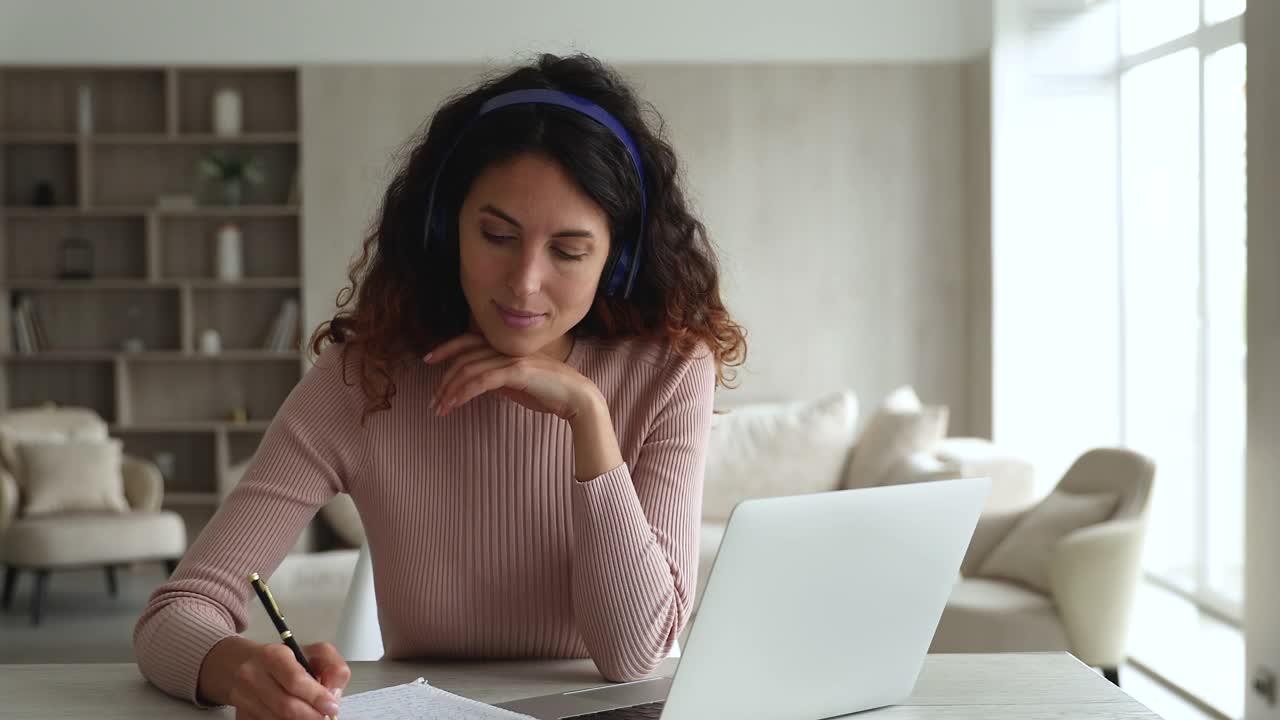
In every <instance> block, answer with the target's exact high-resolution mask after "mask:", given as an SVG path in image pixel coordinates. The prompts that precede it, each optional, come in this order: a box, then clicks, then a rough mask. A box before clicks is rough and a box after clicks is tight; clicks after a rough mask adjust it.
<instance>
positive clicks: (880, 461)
mask: <svg viewBox="0 0 1280 720" xmlns="http://www.w3.org/2000/svg"><path fill="white" fill-rule="evenodd" d="M948 416H949V413H948V409H947V408H946V407H945V406H941V405H930V406H925V405H922V404H921V403H920V399H919V398H918V397H916V393H915V390H914V389H912V388H911V387H910V386H903V387H900V388H898V389H897V390H895V391H894V392H892V393H890V394H889V396H888V397H886V398H885V399H884V401H882V402H881V403H880V405H879V406H877V407H876V410H875V412H874V413H872V415H871V417H870V418H869V419H868V420H867V424H866V426H865V427H864V428H863V429H862V432H861V433H859V434H858V439H857V445H856V446H855V448H854V450H853V455H852V457H850V459H849V464H848V466H847V468H846V469H845V473H844V478H843V481H842V484H841V487H844V488H864V487H875V486H877V485H885V484H889V483H891V482H893V481H895V480H896V479H897V478H900V477H901V476H902V475H903V473H905V472H908V471H907V470H904V469H903V468H902V467H901V466H903V464H904V462H906V461H908V460H909V459H910V458H911V456H912V455H914V454H915V453H919V452H922V451H926V450H928V449H930V448H931V447H933V446H934V445H936V444H937V443H938V442H940V441H941V440H942V438H943V437H945V436H946V434H947V420H948Z"/></svg>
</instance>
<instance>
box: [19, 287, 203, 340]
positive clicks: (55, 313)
mask: <svg viewBox="0 0 1280 720" xmlns="http://www.w3.org/2000/svg"><path fill="white" fill-rule="evenodd" d="M17 294H21V295H26V296H27V297H30V298H31V300H32V303H33V305H34V306H35V309H36V314H37V315H38V316H39V319H40V323H41V324H42V325H43V326H44V332H45V338H46V339H47V342H48V344H47V345H46V346H45V348H44V350H48V351H55V352H56V351H79V350H111V351H115V350H119V349H121V347H122V345H123V343H124V341H125V339H127V338H131V337H136V338H139V339H141V340H142V342H143V347H144V348H145V349H146V350H178V349H180V348H181V335H180V328H179V321H178V316H179V308H178V291H177V290H171V289H164V288H123V289H115V288H112V287H111V286H110V285H107V286H105V287H95V286H87V287H75V286H59V287H53V288H43V289H42V288H39V287H34V288H30V289H22V290H14V291H13V292H11V293H10V296H11V297H12V296H13V295H17Z"/></svg>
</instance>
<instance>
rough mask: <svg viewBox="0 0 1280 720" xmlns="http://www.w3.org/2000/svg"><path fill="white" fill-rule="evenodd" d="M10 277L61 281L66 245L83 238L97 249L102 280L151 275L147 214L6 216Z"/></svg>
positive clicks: (18, 280) (17, 280)
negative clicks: (61, 268) (103, 216)
mask: <svg viewBox="0 0 1280 720" xmlns="http://www.w3.org/2000/svg"><path fill="white" fill-rule="evenodd" d="M4 223H5V233H4V236H5V245H6V252H5V277H6V280H7V281H8V282H9V283H10V284H19V283H22V282H23V281H27V282H31V281H41V280H56V279H58V272H59V269H60V263H59V260H60V258H61V254H62V243H63V241H64V240H66V239H68V238H72V237H77V238H83V239H84V240H86V241H87V242H88V244H89V247H90V248H91V249H92V251H93V272H94V277H96V278H113V279H114V278H143V277H145V276H146V274H147V243H146V223H145V222H144V221H143V219H142V218H141V217H106V218H73V217H54V218H44V219H35V218H30V217H10V218H7V219H5V221H4Z"/></svg>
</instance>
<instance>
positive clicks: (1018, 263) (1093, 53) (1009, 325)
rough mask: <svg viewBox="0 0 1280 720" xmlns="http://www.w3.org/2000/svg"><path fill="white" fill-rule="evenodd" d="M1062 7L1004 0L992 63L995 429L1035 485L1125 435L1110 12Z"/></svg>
mask: <svg viewBox="0 0 1280 720" xmlns="http://www.w3.org/2000/svg"><path fill="white" fill-rule="evenodd" d="M1058 4H1059V5H1061V6H1064V7H1066V6H1072V5H1074V9H1071V10H1068V11H1066V12H1062V13H1059V12H1055V11H1052V10H1050V9H1049V7H1050V6H1051V5H1052V3H1045V2H1028V1H1027V0H996V2H995V3H994V11H993V12H994V30H993V45H992V60H991V138H992V155H991V173H992V185H991V192H992V218H991V221H992V236H991V243H992V249H991V253H992V289H991V292H992V300H991V302H992V307H993V313H992V316H991V322H992V331H991V332H992V360H991V373H992V425H993V430H992V432H993V437H994V439H995V440H996V442H998V443H1000V444H1002V445H1006V446H1008V447H1009V448H1011V449H1013V450H1014V451H1016V452H1019V453H1022V454H1024V455H1025V456H1027V457H1028V458H1029V459H1031V460H1032V461H1033V462H1034V463H1035V464H1036V477H1037V483H1038V485H1039V490H1041V491H1044V490H1047V489H1049V487H1051V486H1052V485H1053V483H1055V482H1056V481H1057V479H1058V478H1059V477H1060V476H1061V474H1062V473H1063V472H1064V471H1065V470H1066V468H1067V466H1068V465H1069V464H1070V463H1071V461H1072V460H1074V459H1075V457H1076V456H1078V455H1079V454H1080V453H1081V452H1083V450H1084V449H1085V448H1089V447H1093V446H1098V445H1110V444H1115V443H1116V441H1117V440H1118V438H1119V437H1120V421H1119V412H1118V410H1119V387H1120V385H1119V382H1120V375H1119V372H1120V369H1119V363H1118V362H1117V358H1118V357H1119V355H1118V352H1119V351H1118V346H1119V334H1118V314H1119V313H1118V303H1117V292H1118V290H1117V288H1118V280H1117V273H1118V272H1119V263H1118V259H1117V252H1116V247H1117V239H1116V223H1115V217H1116V197H1117V195H1116V184H1115V179H1116V178H1115V176H1116V173H1115V168H1116V152H1117V138H1116V122H1115V117H1116V115H1115V111H1116V109H1115V96H1114V90H1113V87H1114V86H1113V85H1112V82H1111V80H1110V79H1109V76H1107V75H1106V73H1105V72H1104V73H1101V74H1100V73H1098V69H1099V68H1106V67H1107V64H1106V63H1107V60H1108V58H1107V56H1106V49H1105V48H1098V47H1097V46H1096V44H1095V43H1093V42H1092V39H1093V38H1095V37H1097V36H1099V35H1101V36H1103V37H1114V25H1113V23H1114V22H1115V17H1114V4H1111V3H1100V4H1098V5H1096V6H1094V7H1093V8H1092V9H1091V10H1083V11H1082V10H1081V8H1084V7H1086V6H1085V5H1084V4H1083V3H1074V4H1073V3H1070V2H1061V3H1058ZM1099 25H1102V26H1104V27H1102V28H1099ZM1108 26H1109V28H1110V29H1108ZM1108 32H1110V33H1111V35H1108V34H1107V33H1108ZM1113 52H1114V50H1112V53H1113ZM1110 60H1111V61H1114V55H1113V54H1112V56H1111V57H1110ZM1099 77H1102V78H1103V79H1097V78H1099Z"/></svg>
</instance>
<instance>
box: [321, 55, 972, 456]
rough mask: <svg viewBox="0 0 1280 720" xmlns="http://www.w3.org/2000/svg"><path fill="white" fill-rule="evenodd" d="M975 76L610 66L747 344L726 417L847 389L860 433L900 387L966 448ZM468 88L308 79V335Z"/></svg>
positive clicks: (373, 72) (962, 71)
mask: <svg viewBox="0 0 1280 720" xmlns="http://www.w3.org/2000/svg"><path fill="white" fill-rule="evenodd" d="M974 65H977V63H963V64H930V65H901V66H884V65H880V66H852V65H843V66H830V65H824V66H794V65H788V66H780V65H751V66H743V65H734V66H721V65H716V66H705V65H703V66H668V65H627V66H623V67H622V69H623V71H624V72H625V73H626V74H627V75H629V76H630V77H631V79H632V80H633V81H634V82H635V83H636V85H637V87H638V89H639V90H640V92H641V94H642V95H643V96H645V97H646V98H647V99H649V100H651V101H652V102H653V103H654V105H655V106H656V107H657V108H658V109H659V111H660V112H661V113H662V114H663V116H664V118H665V120H666V121H667V123H668V128H669V132H670V135H671V138H672V140H673V142H674V143H675V146H676V149H677V152H678V153H679V154H680V157H681V158H682V160H683V162H684V166H685V171H686V176H687V179H688V186H689V188H690V189H691V190H692V194H693V196H694V201H695V204H696V207H697V209H698V211H699V213H700V215H701V216H702V217H703V219H704V221H705V222H706V224H707V226H708V228H709V230H710V233H711V236H712V239H713V241H714V242H715V243H716V244H717V245H718V246H719V247H720V249H721V253H722V261H723V267H724V270H725V277H724V291H725V298H726V302H727V304H728V305H729V308H730V310H731V312H733V313H734V315H735V316H736V317H737V319H738V320H739V321H740V322H742V323H743V324H744V325H745V326H746V328H747V330H748V332H749V337H748V341H749V347H750V351H749V355H748V360H747V365H746V367H745V369H744V372H743V373H742V375H741V377H740V379H741V388H740V389H739V390H735V391H733V392H730V393H726V394H723V395H722V404H725V405H730V404H737V403H742V402H747V401H751V400H773V399H784V398H810V397H816V396H818V395H821V394H823V393H825V392H830V391H833V390H836V389H840V388H844V387H852V388H853V389H854V390H855V391H857V393H858V395H859V397H860V398H861V400H862V402H863V403H864V406H865V407H867V408H868V410H867V413H865V414H869V408H870V406H871V405H873V404H874V403H876V402H878V401H879V400H880V398H881V397H882V396H883V395H884V394H885V393H887V392H888V391H889V390H890V389H892V388H893V387H894V386H896V385H897V384H900V383H912V384H914V385H915V386H916V387H917V389H918V390H919V392H920V394H921V396H922V397H923V398H924V399H925V400H926V401H930V402H937V403H942V404H946V405H948V406H949V407H950V408H951V409H952V427H953V429H954V430H955V431H956V432H959V433H965V432H969V431H970V430H971V428H972V425H971V417H972V416H973V415H974V414H975V412H974V410H973V408H974V407H975V406H981V405H982V404H983V403H985V398H975V397H973V395H972V388H973V383H971V382H970V377H971V375H972V374H973V373H974V369H973V368H972V367H971V364H970V363H971V361H972V358H973V357H974V356H975V354H976V355H978V356H979V357H980V356H981V353H980V352H975V350H974V348H973V343H974V342H979V343H982V342H986V338H984V337H978V338H977V339H976V340H975V338H974V336H973V335H972V333H971V330H970V325H971V317H972V314H973V312H975V310H974V308H977V312H985V308H986V305H985V304H984V302H985V301H983V300H982V297H983V296H984V295H985V290H984V289H983V288H978V287H975V286H974V284H973V278H972V275H971V267H970V265H971V257H970V253H971V252H972V250H971V245H972V244H973V243H972V241H971V238H970V232H971V227H972V226H974V225H975V224H976V225H977V226H979V227H981V225H982V222H983V220H982V218H981V214H980V216H979V217H978V218H977V219H976V220H975V219H974V218H972V217H971V216H970V210H969V205H970V204H971V203H977V204H978V205H983V204H985V203H986V202H987V199H986V193H985V190H984V189H980V188H975V187H973V185H972V184H971V183H970V179H971V177H973V176H974V172H973V171H972V164H973V163H977V164H979V165H982V164H985V157H981V158H975V157H973V156H972V154H971V153H970V147H969V146H970V142H971V138H975V137H976V138H978V139H981V138H983V137H985V135H986V128H985V125H982V123H984V122H985V117H984V115H985V114H984V113H983V112H980V111H979V112H974V111H972V106H973V104H974V103H978V104H981V105H985V104H986V96H985V94H984V93H985V82H979V83H976V84H975V82H974V80H975V77H977V76H978V72H979V71H978V70H977V69H975V68H974ZM981 65H985V63H981ZM476 70H478V68H467V67H461V66H436V67H370V66H359V67H351V66H343V67H319V66H311V67H306V68H305V69H304V72H303V92H302V107H303V113H304V118H305V122H304V127H305V129H304V141H303V142H304V147H303V152H304V154H305V159H304V163H303V164H304V177H303V188H304V189H303V193H304V208H305V210H304V212H305V217H304V221H305V223H306V224H305V231H306V238H307V248H306V258H305V262H306V268H305V272H306V277H307V285H308V287H307V291H306V298H305V299H304V304H305V309H304V316H305V318H306V322H307V323H308V325H309V326H313V325H314V324H315V323H318V322H320V321H321V320H323V319H325V316H326V315H327V314H328V313H329V312H330V311H331V309H332V305H333V298H334V295H335V293H336V291H337V289H338V287H339V286H340V285H341V283H342V282H343V279H344V268H345V267H346V265H347V261H348V260H349V258H350V257H351V255H352V253H353V252H354V251H355V249H356V246H357V243H358V242H359V240H360V239H361V238H362V237H363V235H364V232H365V230H366V228H367V227H368V224H369V222H370V220H371V218H372V215H373V212H374V209H375V207H376V204H377V200H378V198H379V194H380V193H381V192H382V190H383V188H384V187H385V185H386V182H387V180H388V178H389V176H388V173H389V171H390V168H389V163H388V158H389V156H390V154H391V152H392V151H393V150H394V149H396V148H397V147H398V146H399V145H400V143H402V142H403V141H404V140H405V139H406V138H407V137H408V136H409V135H410V133H411V132H412V131H413V130H414V128H416V127H417V126H418V125H419V124H420V123H421V122H423V120H424V119H425V118H426V117H427V116H428V115H429V114H430V112H431V111H432V110H433V109H434V107H435V105H436V104H437V103H438V102H439V101H440V99H441V98H442V97H443V96H444V95H445V94H446V93H447V92H449V91H450V90H451V89H453V88H454V87H458V86H461V85H465V84H469V83H470V82H471V81H472V80H473V78H474V73H475V71H476ZM977 79H978V80H981V78H980V77H977ZM972 123H978V124H979V125H980V126H978V127H971V124H972ZM982 175H983V171H982V170H981V169H979V171H978V172H977V176H978V177H981V176H982ZM980 264H981V263H980ZM979 324H980V323H979ZM979 374H986V369H985V368H981V369H979ZM865 414H864V417H865ZM977 414H985V411H983V412H979V413H977ZM981 429H982V428H979V430H981Z"/></svg>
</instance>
